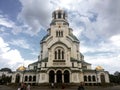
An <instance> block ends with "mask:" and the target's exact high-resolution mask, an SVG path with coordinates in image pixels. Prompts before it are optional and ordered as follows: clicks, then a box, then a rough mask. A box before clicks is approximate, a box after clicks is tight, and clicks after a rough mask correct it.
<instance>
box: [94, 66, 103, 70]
mask: <svg viewBox="0 0 120 90" xmlns="http://www.w3.org/2000/svg"><path fill="white" fill-rule="evenodd" d="M95 70H104V69H103V67H102V66H97V67H96V68H95Z"/></svg>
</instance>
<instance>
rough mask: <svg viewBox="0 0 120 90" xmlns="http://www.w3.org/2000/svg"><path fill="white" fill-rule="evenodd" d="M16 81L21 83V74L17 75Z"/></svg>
mask: <svg viewBox="0 0 120 90" xmlns="http://www.w3.org/2000/svg"><path fill="white" fill-rule="evenodd" d="M15 83H20V75H19V74H17V75H16V79H15Z"/></svg>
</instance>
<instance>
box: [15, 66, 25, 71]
mask: <svg viewBox="0 0 120 90" xmlns="http://www.w3.org/2000/svg"><path fill="white" fill-rule="evenodd" d="M24 70H26V67H24V66H20V67H19V68H18V69H17V71H24Z"/></svg>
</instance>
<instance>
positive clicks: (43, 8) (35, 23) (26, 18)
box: [18, 0, 53, 36]
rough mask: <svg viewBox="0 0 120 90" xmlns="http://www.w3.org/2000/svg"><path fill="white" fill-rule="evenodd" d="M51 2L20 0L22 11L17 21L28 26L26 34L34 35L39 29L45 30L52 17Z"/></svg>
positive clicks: (45, 0)
mask: <svg viewBox="0 0 120 90" xmlns="http://www.w3.org/2000/svg"><path fill="white" fill-rule="evenodd" d="M51 1H52V0H50V1H48V0H20V2H21V4H22V6H23V7H22V11H21V12H20V13H19V16H18V20H21V21H22V22H24V24H27V25H28V27H29V28H28V30H26V31H27V32H26V33H28V34H31V35H32V36H33V35H36V34H37V33H38V32H39V31H40V29H41V28H47V27H48V26H49V21H50V19H51V17H52V16H50V15H51V12H52V11H51V10H52V8H53V4H52V2H51Z"/></svg>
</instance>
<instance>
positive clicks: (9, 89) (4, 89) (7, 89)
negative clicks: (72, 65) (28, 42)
mask: <svg viewBox="0 0 120 90" xmlns="http://www.w3.org/2000/svg"><path fill="white" fill-rule="evenodd" d="M0 90H17V87H13V86H5V85H0ZM31 90H63V89H61V88H54V89H51V88H49V87H38V86H36V87H33V86H32V87H31ZM64 90H77V87H70V88H65V89H64ZM85 90H120V86H113V87H93V86H91V87H85Z"/></svg>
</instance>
